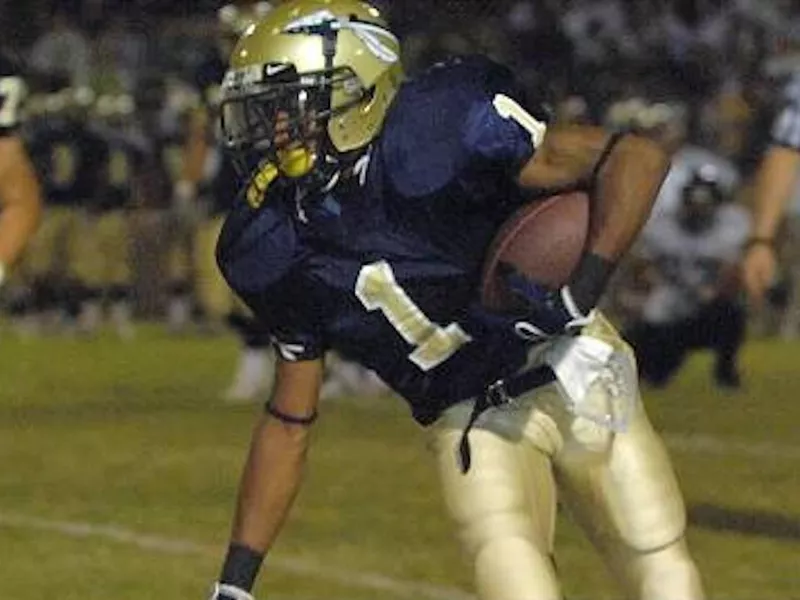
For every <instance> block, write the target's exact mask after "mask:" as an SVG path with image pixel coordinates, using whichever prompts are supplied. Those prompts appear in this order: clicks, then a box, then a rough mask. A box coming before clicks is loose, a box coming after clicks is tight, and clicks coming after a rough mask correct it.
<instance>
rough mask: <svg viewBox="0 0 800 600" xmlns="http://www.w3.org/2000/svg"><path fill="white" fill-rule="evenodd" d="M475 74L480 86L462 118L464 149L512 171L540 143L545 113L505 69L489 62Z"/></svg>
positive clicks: (476, 157)
mask: <svg viewBox="0 0 800 600" xmlns="http://www.w3.org/2000/svg"><path fill="white" fill-rule="evenodd" d="M478 73H479V75H480V76H482V80H483V81H482V86H481V88H482V89H481V90H480V92H481V93H479V94H476V97H475V99H474V100H473V102H472V103H471V105H470V106H469V110H468V112H467V115H466V119H465V120H464V125H463V128H462V140H463V145H464V148H465V149H466V151H467V152H468V154H469V155H470V157H471V158H472V159H473V160H475V159H478V160H480V159H484V160H487V161H491V162H492V163H499V164H501V165H504V166H507V167H508V168H509V169H511V170H516V169H518V168H520V167H522V165H523V164H524V163H525V161H527V160H528V159H529V158H530V157H531V156H532V155H533V154H534V152H535V151H536V148H537V147H538V146H539V145H540V144H541V142H542V139H543V138H544V135H545V131H546V129H547V115H546V112H545V110H544V108H543V107H542V105H541V103H540V102H539V101H537V100H534V102H533V104H530V103H529V102H528V101H527V98H526V97H525V94H523V93H522V91H521V89H520V88H519V86H518V85H517V83H516V81H515V79H514V76H513V74H512V73H511V71H510V70H509V69H506V68H505V67H501V66H499V65H493V67H492V68H491V69H489V68H487V67H483V70H478Z"/></svg>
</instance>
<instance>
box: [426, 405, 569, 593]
mask: <svg viewBox="0 0 800 600" xmlns="http://www.w3.org/2000/svg"><path fill="white" fill-rule="evenodd" d="M470 410H471V405H469V404H468V403H462V404H460V405H457V406H454V407H452V408H450V409H448V410H447V411H446V412H445V414H444V415H443V416H442V418H441V419H440V420H439V422H438V423H437V424H436V425H435V426H434V429H433V435H434V443H433V448H434V450H435V452H436V458H437V462H438V466H439V475H440V479H441V484H442V488H443V493H444V499H445V504H446V506H447V509H448V511H449V513H450V515H451V517H452V518H453V520H454V521H455V523H456V526H457V528H458V533H459V537H460V539H461V542H462V544H463V546H464V548H465V549H466V552H467V554H468V556H469V559H470V560H471V561H472V564H473V566H474V576H475V585H476V591H477V593H478V597H479V598H480V599H481V600H557V599H559V598H561V595H560V591H559V586H558V583H557V580H556V575H555V572H554V568H553V562H552V558H551V556H552V543H553V539H552V538H553V524H554V519H555V493H554V484H553V479H552V472H551V466H550V460H549V458H548V457H547V455H545V454H544V453H543V452H541V451H539V450H537V449H536V448H533V447H531V445H530V444H528V443H527V442H526V441H521V440H524V438H522V435H521V434H519V435H518V436H516V437H509V436H508V435H506V434H505V433H503V432H502V431H497V430H495V429H496V428H494V427H493V424H492V422H491V421H492V419H493V417H496V416H497V415H498V414H499V413H501V412H502V411H489V412H488V413H486V415H485V416H486V417H487V418H486V419H485V420H484V421H483V422H479V423H480V424H479V425H478V426H476V427H475V428H474V429H473V430H472V432H471V433H470V446H471V451H472V466H471V468H470V469H469V471H468V472H467V473H466V474H464V473H462V471H461V468H460V462H459V460H458V453H457V450H456V449H457V448H458V442H459V440H460V437H461V434H462V432H463V430H464V426H465V425H466V420H467V419H468V417H469V412H470ZM501 418H502V415H501Z"/></svg>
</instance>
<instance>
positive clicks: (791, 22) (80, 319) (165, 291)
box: [0, 0, 800, 395]
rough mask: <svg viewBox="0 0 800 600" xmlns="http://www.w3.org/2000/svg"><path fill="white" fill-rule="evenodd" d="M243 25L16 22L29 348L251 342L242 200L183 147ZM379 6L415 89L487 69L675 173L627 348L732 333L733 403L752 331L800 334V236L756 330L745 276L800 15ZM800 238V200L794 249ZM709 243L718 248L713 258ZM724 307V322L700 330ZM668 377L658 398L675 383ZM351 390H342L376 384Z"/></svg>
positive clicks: (202, 8) (625, 313) (648, 241)
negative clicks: (484, 64)
mask: <svg viewBox="0 0 800 600" xmlns="http://www.w3.org/2000/svg"><path fill="white" fill-rule="evenodd" d="M242 4H252V3H248V2H243V3H234V6H228V7H227V8H225V7H223V6H222V3H220V2H216V1H211V0H194V1H189V0H183V1H179V0H169V1H168V0H141V1H138V2H133V1H126V0H83V1H79V0H72V1H59V2H53V1H52V0H27V1H26V2H15V1H13V0H0V23H1V24H2V27H3V31H4V32H5V33H4V44H6V45H7V46H8V47H7V48H6V50H7V51H8V52H10V53H11V54H13V55H15V56H16V57H17V58H18V59H19V61H20V62H21V63H22V64H23V65H24V73H25V76H26V79H27V82H28V84H29V87H30V95H29V100H28V103H27V119H26V124H25V132H24V133H25V137H26V139H27V141H28V143H29V147H30V150H31V154H32V156H33V158H34V161H35V163H36V165H37V167H38V168H39V172H40V176H41V178H42V180H43V182H44V184H45V190H46V201H47V216H46V218H45V222H44V225H43V226H42V228H41V230H40V232H39V234H38V237H37V240H36V241H35V243H34V245H33V247H32V248H31V250H30V252H29V255H28V257H27V258H26V261H25V262H24V263H23V265H22V266H21V267H20V268H19V269H18V270H17V272H16V273H15V279H14V281H13V282H12V283H13V285H10V286H7V287H6V289H4V296H3V306H4V308H5V310H6V312H7V314H9V315H11V316H12V320H13V323H14V329H15V330H16V331H18V332H19V333H20V334H21V335H36V334H43V333H47V332H52V331H61V332H63V331H68V332H72V333H80V334H84V335H92V334H93V333H95V332H96V331H98V330H100V328H101V327H105V326H106V325H110V326H111V327H112V328H113V330H114V331H115V332H116V333H117V334H118V335H119V336H120V337H122V338H124V339H131V338H132V337H133V336H134V332H135V327H134V322H135V320H138V319H143V318H147V319H152V320H157V321H160V322H164V323H166V327H167V328H168V329H169V330H170V331H173V332H186V331H209V332H214V331H217V330H221V329H222V328H223V327H224V325H225V324H226V323H230V322H231V321H233V322H234V324H235V322H236V314H237V308H236V305H235V302H234V301H233V300H232V299H229V298H226V297H225V296H224V294H221V293H220V291H219V282H218V281H215V278H217V276H216V275H215V274H214V261H213V243H214V240H215V237H216V234H217V232H218V231H219V226H220V219H221V215H222V214H224V211H225V208H226V206H228V205H229V204H230V203H231V202H232V200H233V197H234V195H235V191H234V189H233V187H232V186H231V185H229V184H226V183H225V182H226V181H227V182H230V179H225V176H223V175H220V174H221V173H223V172H224V170H225V169H224V166H223V160H222V158H221V156H220V154H219V152H218V151H217V150H216V149H215V148H214V147H213V143H212V142H210V143H209V147H210V151H208V152H207V153H206V154H205V155H204V158H203V168H202V173H201V174H200V175H199V176H197V177H194V178H193V179H192V181H191V183H192V185H191V186H188V185H187V182H188V179H187V178H188V175H187V138H189V137H191V136H192V135H193V134H192V132H193V131H196V130H197V129H196V128H198V127H199V128H204V130H205V131H206V132H207V137H208V138H209V140H213V129H214V127H213V106H214V95H215V87H216V85H215V84H216V83H217V82H218V81H219V78H220V77H221V75H222V73H223V71H224V59H225V55H226V53H227V52H228V51H229V50H230V47H231V46H230V44H231V36H230V34H231V32H232V30H234V29H235V28H234V27H233V25H234V24H235V20H236V10H237V6H236V5H242ZM376 4H378V5H379V6H381V7H382V8H383V9H385V11H386V13H387V14H388V16H389V19H390V22H391V23H392V24H393V26H394V28H395V30H396V31H397V32H398V33H399V34H400V35H401V38H402V39H403V41H404V44H405V49H406V50H405V51H406V57H405V63H406V68H407V70H408V72H409V73H411V74H413V73H414V72H415V71H417V70H418V69H420V68H424V67H425V66H427V65H430V64H431V63H432V62H435V61H437V60H440V59H442V58H444V57H446V56H448V55H452V54H464V53H472V52H484V53H488V54H489V55H490V56H492V57H493V58H496V59H497V60H499V61H501V62H504V63H506V64H508V65H510V66H512V67H513V68H514V69H515V70H516V72H517V73H518V75H519V78H520V81H521V82H522V83H523V84H524V86H525V87H526V88H527V89H528V90H529V91H530V92H531V97H535V98H537V99H540V98H542V99H546V101H547V102H548V104H549V106H550V107H551V108H552V113H553V116H554V119H555V120H556V122H589V123H596V124H603V125H605V126H608V127H610V128H612V129H615V130H619V131H631V130H632V131H637V132H640V133H644V134H646V135H651V136H654V137H657V138H658V139H659V140H660V141H662V142H663V143H665V144H666V145H668V146H669V147H670V148H671V149H672V150H673V151H675V152H676V154H675V157H676V161H675V172H674V173H672V174H671V175H670V180H668V183H669V185H668V186H665V192H664V194H662V195H663V196H664V197H663V198H662V199H660V200H659V205H658V206H657V207H656V210H655V213H654V214H655V215H656V216H661V217H662V218H663V220H662V221H660V223H655V224H654V226H653V230H652V232H651V233H648V234H646V235H645V236H643V241H642V244H641V247H640V248H639V249H637V252H636V253H635V254H634V259H633V260H631V264H630V265H627V266H626V268H625V269H623V270H622V272H621V273H620V274H619V280H618V282H617V285H616V287H615V289H614V290H613V293H612V294H610V295H609V298H608V304H609V307H608V308H609V310H611V311H612V312H613V313H614V315H615V317H616V318H618V319H619V320H620V321H622V323H623V326H625V327H627V328H628V330H629V331H630V336H631V338H633V339H639V338H640V337H642V328H644V332H645V334H644V336H643V339H661V338H658V335H659V334H658V332H657V331H655V330H653V329H652V327H655V326H660V325H663V324H665V323H667V324H669V323H673V324H674V323H676V322H678V321H680V322H681V323H683V324H684V325H685V324H686V323H687V322H691V321H687V320H690V319H696V318H698V317H702V318H701V320H700V322H701V323H709V322H713V323H716V324H718V325H719V327H721V328H722V329H725V330H726V331H727V333H725V332H723V333H722V334H720V332H718V331H716V330H715V331H714V332H712V333H711V335H710V337H709V339H710V340H711V342H708V340H707V339H705V338H703V339H702V340H696V342H697V343H696V345H697V346H703V345H710V346H711V347H713V348H714V349H715V350H718V351H720V352H721V355H722V358H721V359H720V361H721V362H720V363H719V364H718V367H717V371H716V377H717V381H718V382H719V383H720V384H725V385H730V386H732V387H736V386H737V385H738V383H739V381H738V374H737V373H736V368H735V364H732V363H731V361H732V360H733V362H734V363H735V352H736V350H737V349H738V347H739V345H740V344H741V341H742V339H743V337H744V321H745V320H747V319H748V318H749V323H750V326H751V328H753V329H751V330H757V331H758V332H759V333H760V334H766V335H772V334H776V333H777V334H780V335H782V336H785V337H787V338H791V337H795V336H796V335H797V334H798V326H799V325H800V323H798V321H800V310H798V308H797V305H798V303H800V293H798V292H796V291H794V288H795V287H798V284H800V272H797V269H798V266H797V265H800V251H799V250H798V248H797V243H798V242H797V240H800V235H797V232H796V233H795V234H794V235H787V236H786V243H785V244H784V246H783V248H782V251H783V256H784V264H785V266H786V268H785V270H784V271H785V274H784V276H783V277H782V278H781V280H780V281H778V282H776V285H775V288H774V290H773V293H772V295H771V302H770V306H769V307H768V310H763V311H759V312H758V314H757V315H756V314H750V315H747V313H746V309H745V307H744V306H743V305H741V302H740V301H739V296H738V291H737V286H736V284H735V277H734V276H732V275H731V269H730V267H731V266H732V265H735V263H736V261H737V260H738V256H739V253H740V252H741V249H742V247H743V245H744V243H745V240H746V239H747V235H748V233H747V227H748V225H747V211H746V206H747V203H748V194H749V190H750V186H751V183H752V175H753V171H754V167H755V165H756V164H757V161H758V159H759V157H760V156H761V153H762V152H763V150H764V147H765V145H766V144H767V143H768V139H769V132H770V129H771V127H772V124H773V120H774V117H775V115H776V114H777V112H778V111H779V109H780V106H781V104H782V103H783V102H784V101H785V94H787V93H789V94H791V93H793V92H792V86H791V80H792V77H793V76H794V73H795V72H798V73H800V2H798V1H797V0H427V1H421V0H391V1H390V0H385V1H383V2H380V1H379V2H376ZM268 8H269V7H268V6H266V5H265V6H264V10H268ZM797 87H798V90H797V91H796V92H794V93H798V94H800V85H798V86H797ZM687 211H688V212H687ZM704 211H705V212H704ZM718 211H719V212H718ZM689 213H691V214H689ZM655 220H657V219H656V218H655V217H654V221H655ZM665 223H666V224H667V225H665ZM669 223H672V226H673V227H672V229H670V225H669ZM798 223H800V189H799V190H798V201H797V202H795V210H794V211H793V214H792V216H791V218H790V219H789V221H788V222H787V229H791V228H794V229H795V230H796V231H797V230H800V226H798ZM681 236H683V237H681ZM714 236H716V238H718V239H720V240H721V241H719V242H718V243H710V244H709V243H706V241H704V240H707V239H710V238H712V237H714ZM665 239H667V241H665ZM792 239H794V240H795V244H794V245H793V244H792V243H791V240H792ZM669 240H672V246H670V241H669ZM681 240H683V241H681ZM692 240H694V241H692ZM676 245H677V249H676V248H675V246H676ZM687 248H688V249H689V250H691V252H694V254H691V255H688V256H687V255H686V252H688V251H689V250H687ZM681 252H683V253H684V254H683V255H681V254H680V253H681ZM689 263H691V264H689ZM791 265H795V267H794V269H795V272H794V273H793V272H792V268H791ZM687 298H690V299H687ZM721 299H724V306H723V307H720V305H719V302H718V301H719V300H721ZM709 306H711V307H712V308H713V309H714V311H716V312H713V314H711V313H706V312H703V311H706V310H707V309H708V308H709ZM730 311H733V312H730ZM232 315H233V316H232ZM732 315H735V316H732ZM715 327H717V325H715ZM731 327H735V328H736V331H734V332H733V333H731V332H730V329H731ZM648 328H650V329H648ZM694 330H696V327H695V328H694V329H693V331H694ZM684 338H685V335H684ZM723 338H724V339H723ZM719 340H723V341H722V342H719ZM718 342H719V343H718ZM687 343H688V342H687ZM692 343H694V342H692ZM720 344H721V346H720ZM690 345H691V344H690ZM718 346H719V347H718ZM723 346H724V347H723ZM720 348H721V349H720ZM645 350H646V349H645ZM643 351H644V350H643ZM731 352H733V354H734V359H732V358H731V357H730V356H728V355H730V354H731ZM257 360H259V361H260V360H261V358H259V359H257ZM662 362H663V361H662ZM673 362H675V365H673V367H672V368H677V366H678V365H679V363H680V357H677V358H676V360H675V361H673ZM662 366H663V365H662ZM654 369H655V372H654V373H652V377H651V380H652V382H653V383H655V384H659V383H664V382H666V380H667V379H668V378H669V376H670V374H671V371H670V369H666V373H665V372H664V369H660V370H659V368H657V367H654ZM646 370H647V369H645V371H646ZM644 374H645V375H646V376H647V373H644ZM347 377H350V379H349V380H348V381H350V383H348V384H347V385H350V384H352V385H354V386H358V385H362V384H364V385H373V384H374V382H372V381H371V380H370V379H369V378H363V377H360V375H359V374H355V375H352V377H351V376H350V375H347V376H345V379H347ZM364 382H367V383H364ZM244 395H247V394H244Z"/></svg>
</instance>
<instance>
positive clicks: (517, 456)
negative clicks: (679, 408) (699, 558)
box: [432, 317, 704, 600]
mask: <svg viewBox="0 0 800 600" xmlns="http://www.w3.org/2000/svg"><path fill="white" fill-rule="evenodd" d="M584 335H591V336H594V337H597V338H599V339H602V340H603V341H606V342H608V343H610V344H612V346H614V347H615V349H617V350H621V351H622V352H624V353H625V357H626V359H627V360H629V361H631V363H633V361H634V358H633V353H632V352H631V350H630V348H629V347H628V346H627V344H625V343H624V342H623V341H622V339H621V338H620V337H619V335H618V334H617V332H616V331H615V330H614V329H613V327H612V326H611V325H610V324H609V323H608V322H607V321H606V320H605V319H604V318H603V317H598V319H597V320H596V321H595V322H594V323H593V324H592V325H590V326H589V327H588V328H587V330H586V332H585V333H584ZM535 360H536V359H535V358H532V361H535ZM630 366H631V370H630V372H631V373H635V365H634V364H631V365H630ZM625 389H627V390H629V393H631V394H633V395H634V396H635V397H633V398H631V399H630V400H631V410H632V414H631V416H630V422H629V424H628V427H627V429H626V430H625V431H624V432H622V433H614V432H612V431H611V430H609V429H607V428H605V427H603V426H601V425H597V424H595V423H594V422H593V421H589V420H587V419H585V418H582V417H576V416H575V415H573V414H572V413H571V412H570V411H569V410H568V409H567V407H566V404H565V402H564V398H562V396H561V393H560V391H559V388H558V386H557V385H555V384H551V385H547V386H544V387H542V388H539V389H537V390H534V391H533V392H531V393H529V394H527V395H524V396H522V397H520V398H519V399H517V400H516V401H515V402H513V403H511V404H509V405H506V406H503V407H499V408H492V409H489V410H488V411H486V412H485V413H484V414H483V415H482V417H481V418H480V419H479V420H478V421H477V423H476V426H475V427H474V428H473V429H472V431H471V432H470V434H469V439H470V446H471V450H472V466H471V468H470V470H469V471H468V472H467V473H466V474H464V473H462V471H461V469H460V462H459V459H458V452H457V447H458V442H459V440H460V438H461V435H462V432H463V430H464V427H465V426H466V423H467V421H468V419H469V416H470V413H471V412H472V406H473V403H472V402H464V403H461V404H458V405H456V406H453V407H451V408H450V409H448V410H447V411H446V412H445V413H444V415H443V416H442V417H441V418H440V419H439V421H438V422H437V423H436V424H435V425H434V426H433V428H432V434H433V447H434V449H435V452H436V455H437V460H438V464H439V471H440V476H441V481H442V486H443V490H444V497H445V502H446V505H447V508H448V510H449V512H450V514H451V516H452V518H453V519H454V521H455V523H456V525H457V527H458V531H459V536H460V538H461V540H462V542H463V544H464V546H465V549H466V551H467V553H468V554H469V557H470V559H471V561H472V563H473V565H474V570H475V573H474V575H475V582H476V587H477V593H478V596H479V598H480V599H481V600H557V599H558V598H560V597H561V594H560V586H559V584H558V580H557V578H556V575H555V571H554V568H553V564H552V553H553V537H554V527H555V516H556V495H557V493H560V494H561V495H562V498H561V499H562V501H563V504H564V505H565V506H566V507H567V508H568V509H569V510H570V512H571V513H572V514H573V515H574V517H575V518H576V520H577V521H578V522H579V523H580V524H581V526H582V527H583V529H584V530H585V532H586V534H587V535H588V537H589V539H590V540H591V541H592V543H593V544H594V545H595V547H596V548H597V549H598V551H599V552H600V553H601V554H602V556H603V558H604V559H605V562H606V564H607V565H608V566H609V568H610V570H611V571H612V573H613V575H614V576H615V578H616V579H617V580H618V581H619V583H620V586H621V588H622V591H623V593H624V594H625V597H626V598H630V599H636V600H697V599H701V598H703V597H704V596H703V592H702V589H701V585H700V580H699V576H698V574H697V570H696V568H695V566H694V563H693V562H692V560H691V558H690V556H689V553H688V551H687V548H686V544H685V542H684V539H683V534H684V529H685V526H686V517H685V507H684V504H683V499H682V497H681V493H680V490H679V488H678V484H677V481H676V478H675V475H674V472H673V470H672V467H671V465H670V462H669V458H668V457H667V454H666V452H665V449H664V447H663V445H662V443H661V441H660V439H659V438H658V436H657V434H656V433H655V431H654V430H653V428H652V426H651V424H650V422H649V421H648V419H647V415H646V414H645V410H644V406H643V404H642V402H641V399H640V398H639V393H638V387H637V385H636V381H630V382H626V387H625Z"/></svg>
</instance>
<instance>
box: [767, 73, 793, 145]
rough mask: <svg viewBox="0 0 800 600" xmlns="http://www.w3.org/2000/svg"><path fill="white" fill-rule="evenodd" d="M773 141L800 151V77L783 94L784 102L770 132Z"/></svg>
mask: <svg viewBox="0 0 800 600" xmlns="http://www.w3.org/2000/svg"><path fill="white" fill-rule="evenodd" d="M770 136H771V141H772V143H773V144H775V145H777V146H785V147H787V148H792V149H794V150H797V151H800V76H797V77H795V78H794V79H792V81H791V82H790V83H789V85H787V86H786V88H785V89H784V92H783V102H782V104H781V109H780V110H779V112H778V115H777V117H776V118H775V121H774V122H773V124H772V130H771V131H770Z"/></svg>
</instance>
